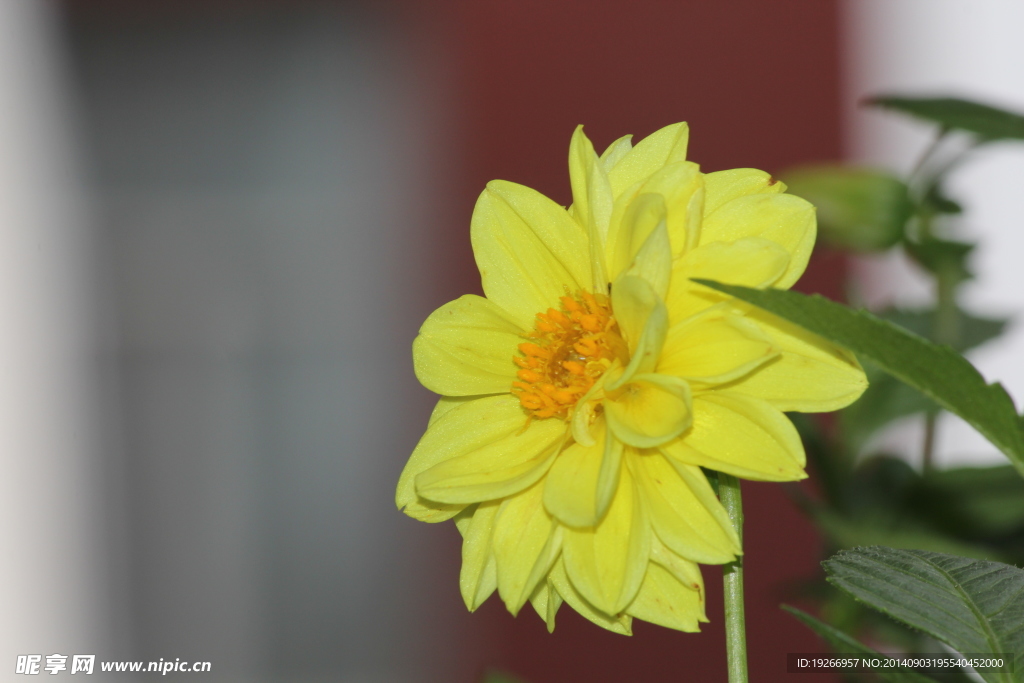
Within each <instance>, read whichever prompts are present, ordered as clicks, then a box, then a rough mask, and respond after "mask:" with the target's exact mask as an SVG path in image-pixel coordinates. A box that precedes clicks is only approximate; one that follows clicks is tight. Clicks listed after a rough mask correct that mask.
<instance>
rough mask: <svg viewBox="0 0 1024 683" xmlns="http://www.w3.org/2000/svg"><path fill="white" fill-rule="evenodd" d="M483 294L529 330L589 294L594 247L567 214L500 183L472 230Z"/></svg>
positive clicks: (483, 198) (480, 203)
mask: <svg viewBox="0 0 1024 683" xmlns="http://www.w3.org/2000/svg"><path fill="white" fill-rule="evenodd" d="M470 233H471V237H472V242H473V253H474V254H475V256H476V263H477V266H478V267H479V269H480V277H481V280H482V281H483V288H484V293H485V294H486V295H487V298H488V299H490V300H491V301H493V302H494V303H496V304H497V305H498V306H500V307H501V308H502V309H504V310H505V311H506V312H508V313H509V314H510V315H511V316H512V318H513V319H514V320H515V321H516V322H518V323H519V325H520V326H521V327H523V328H525V329H530V328H532V327H533V323H534V316H535V315H536V314H537V313H538V312H539V311H545V310H547V309H548V308H549V307H550V306H552V305H554V304H556V303H557V302H558V298H559V297H560V296H564V294H565V288H566V287H568V288H569V289H570V290H571V291H576V290H584V291H590V290H591V286H592V281H591V274H590V260H589V251H588V249H589V247H588V244H587V235H586V233H585V232H584V230H583V228H582V227H581V226H580V225H579V224H577V223H576V221H574V220H573V219H572V218H571V217H570V216H569V214H568V213H567V212H566V210H565V209H563V208H562V207H560V206H558V205H557V204H555V203H554V202H553V201H551V200H550V199H548V198H547V197H545V196H544V195H542V194H540V193H539V192H536V191H534V190H531V189H530V188H528V187H524V186H522V185H517V184H515V183H509V182H505V181H501V180H495V181H492V182H490V183H488V184H487V189H486V190H484V192H483V194H481V195H480V199H479V200H477V203H476V208H475V209H474V210H473V220H472V223H471V226H470Z"/></svg>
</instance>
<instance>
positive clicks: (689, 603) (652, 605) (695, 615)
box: [626, 562, 706, 633]
mask: <svg viewBox="0 0 1024 683" xmlns="http://www.w3.org/2000/svg"><path fill="white" fill-rule="evenodd" d="M626 611H627V612H628V613H629V615H630V616H632V617H634V618H636V619H643V620H644V621H649V622H651V623H652V624H658V625H659V626H665V627H666V628H674V629H676V630H677V631H685V632H687V633H696V632H698V631H700V622H701V621H702V619H701V617H702V616H704V601H703V595H702V593H701V592H700V591H695V590H693V588H691V587H689V586H686V585H683V584H682V583H680V582H679V581H677V580H676V578H675V577H674V576H672V574H670V573H669V572H668V571H666V570H665V569H663V568H662V567H661V566H660V565H657V564H654V563H653V562H652V563H651V564H649V565H647V575H646V576H645V577H644V581H643V584H642V585H641V586H640V592H639V593H637V596H636V599H635V600H633V603H632V604H631V605H630V606H629V608H628V609H627V610H626ZM704 621H706V619H704Z"/></svg>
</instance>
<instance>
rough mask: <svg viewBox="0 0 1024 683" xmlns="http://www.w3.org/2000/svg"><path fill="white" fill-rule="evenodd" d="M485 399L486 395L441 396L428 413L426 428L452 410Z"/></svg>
mask: <svg viewBox="0 0 1024 683" xmlns="http://www.w3.org/2000/svg"><path fill="white" fill-rule="evenodd" d="M487 397H488V395H486V394H485V395H483V396H442V397H441V398H440V399H439V400H438V401H437V403H436V404H434V409H433V410H432V411H431V412H430V418H429V419H428V421H427V426H430V425H432V424H434V423H435V422H437V421H438V420H439V419H441V417H442V416H444V415H446V414H447V413H448V412H449V411H451V410H454V409H455V408H458V407H459V406H461V405H465V404H466V403H469V402H470V401H475V400H477V399H480V398H487Z"/></svg>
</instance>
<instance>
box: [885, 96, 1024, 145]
mask: <svg viewBox="0 0 1024 683" xmlns="http://www.w3.org/2000/svg"><path fill="white" fill-rule="evenodd" d="M866 103H867V104H871V105H874V106H876V107H883V108H885V109H895V110H896V111H901V112H904V113H906V114H910V115H911V116H916V117H918V118H922V119H926V120H928V121H933V122H935V123H937V124H939V125H940V126H942V127H943V128H951V129H956V130H964V131H967V132H969V133H974V134H976V135H978V136H980V137H982V138H984V139H985V140H1024V116H1021V115H1019V114H1015V113H1014V112H1010V111H1006V110H1005V109H998V108H996V107H992V106H989V105H987V104H981V103H979V102H972V101H970V100H964V99H960V98H958V97H895V96H887V95H883V96H880V97H872V98H870V99H869V100H867V101H866Z"/></svg>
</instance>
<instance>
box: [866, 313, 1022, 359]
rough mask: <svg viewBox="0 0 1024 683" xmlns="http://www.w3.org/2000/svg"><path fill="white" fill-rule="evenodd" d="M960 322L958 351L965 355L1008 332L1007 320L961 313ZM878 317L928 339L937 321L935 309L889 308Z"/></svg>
mask: <svg viewBox="0 0 1024 683" xmlns="http://www.w3.org/2000/svg"><path fill="white" fill-rule="evenodd" d="M958 312H959V314H960V320H959V322H958V324H957V328H958V329H959V330H960V334H959V335H958V336H959V337H960V339H959V340H958V341H959V343H958V344H957V345H956V350H957V351H959V352H961V353H963V352H964V351H967V350H968V349H973V348H974V347H976V346H981V345H982V344H984V343H985V342H987V341H989V340H990V339H995V338H996V337H998V336H999V335H1001V334H1002V333H1003V332H1004V331H1005V330H1006V325H1007V323H1009V320H1006V319H1005V318H982V317H980V316H975V315H970V314H968V313H965V312H963V311H959V310H958ZM876 315H878V317H879V318H881V319H883V320H888V321H889V322H891V323H895V324H897V325H899V326H900V327H902V328H904V329H906V330H910V331H911V332H913V333H914V334H916V335H919V336H921V337H925V338H928V337H929V336H931V332H932V327H933V326H934V321H935V311H934V310H933V309H915V310H902V309H898V308H889V309H886V310H884V311H879V312H878V313H877V314H876Z"/></svg>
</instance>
